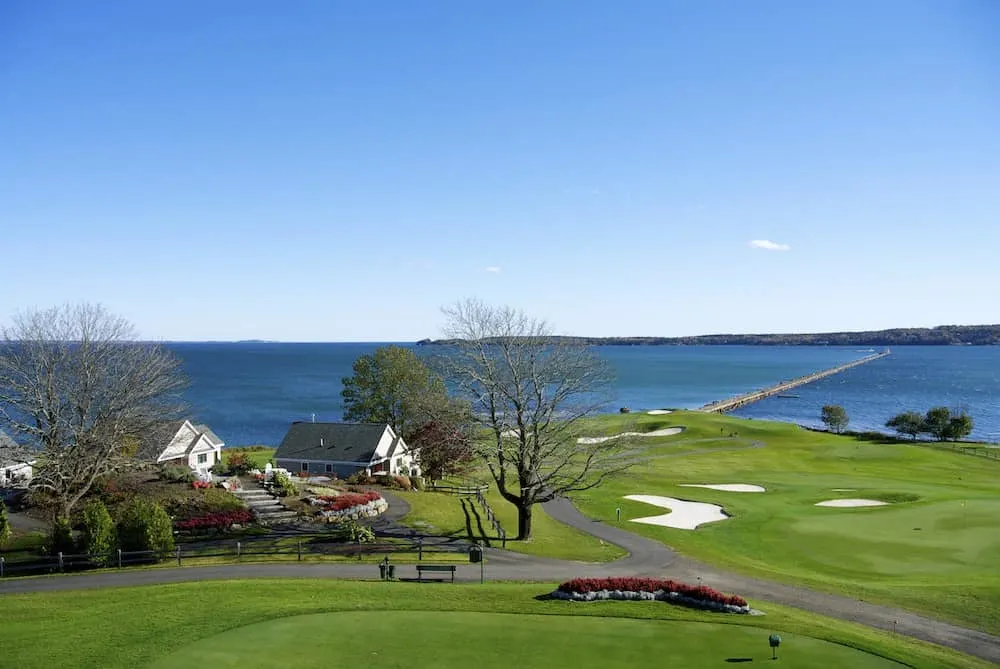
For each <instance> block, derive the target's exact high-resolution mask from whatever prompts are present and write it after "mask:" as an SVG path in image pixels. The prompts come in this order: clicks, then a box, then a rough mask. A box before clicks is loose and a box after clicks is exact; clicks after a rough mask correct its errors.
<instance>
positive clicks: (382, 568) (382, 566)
mask: <svg viewBox="0 0 1000 669" xmlns="http://www.w3.org/2000/svg"><path fill="white" fill-rule="evenodd" d="M387 571H388V567H387V565H386V564H385V563H384V562H380V563H379V565H378V574H379V578H381V579H382V580H383V581H384V580H385V575H386V572H387Z"/></svg>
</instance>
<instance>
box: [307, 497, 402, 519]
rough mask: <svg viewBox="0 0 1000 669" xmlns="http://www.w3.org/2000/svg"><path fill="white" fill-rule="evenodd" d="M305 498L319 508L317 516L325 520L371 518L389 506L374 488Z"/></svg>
mask: <svg viewBox="0 0 1000 669" xmlns="http://www.w3.org/2000/svg"><path fill="white" fill-rule="evenodd" d="M307 499H308V503H309V504H310V505H311V506H313V507H318V508H319V516H320V517H321V518H323V519H325V520H326V522H335V521H338V520H345V519H349V520H358V519H360V518H372V517H374V516H377V515H379V514H380V513H383V512H384V511H385V510H386V509H388V508H389V504H388V503H387V502H386V501H385V499H384V498H383V497H382V495H380V494H379V493H378V492H376V491H374V490H368V491H364V492H342V493H340V494H338V495H317V496H315V497H309V498H307Z"/></svg>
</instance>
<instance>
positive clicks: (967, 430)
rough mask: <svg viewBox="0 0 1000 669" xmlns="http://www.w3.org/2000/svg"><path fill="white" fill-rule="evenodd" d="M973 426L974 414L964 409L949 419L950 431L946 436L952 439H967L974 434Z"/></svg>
mask: <svg viewBox="0 0 1000 669" xmlns="http://www.w3.org/2000/svg"><path fill="white" fill-rule="evenodd" d="M972 428H973V422H972V416H970V415H969V414H967V413H966V412H964V411H962V412H961V413H959V414H957V415H953V416H952V417H951V419H950V420H949V421H948V431H947V434H946V437H947V438H948V439H951V440H952V441H958V440H959V439H965V438H966V437H968V436H969V435H970V434H972Z"/></svg>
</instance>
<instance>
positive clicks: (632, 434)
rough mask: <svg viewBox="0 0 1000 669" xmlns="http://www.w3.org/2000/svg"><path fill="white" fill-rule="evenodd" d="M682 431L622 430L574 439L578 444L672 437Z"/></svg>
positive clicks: (667, 429) (672, 429) (678, 428)
mask: <svg viewBox="0 0 1000 669" xmlns="http://www.w3.org/2000/svg"><path fill="white" fill-rule="evenodd" d="M683 431H684V428H683V427H665V428H663V429H662V430H653V431H652V432H622V433H621V434H616V435H614V436H613V437H580V438H579V439H577V440H576V443H578V444H603V443H604V442H605V441H611V440H612V439H618V438H619V437H672V436H674V435H675V434H680V433H681V432H683Z"/></svg>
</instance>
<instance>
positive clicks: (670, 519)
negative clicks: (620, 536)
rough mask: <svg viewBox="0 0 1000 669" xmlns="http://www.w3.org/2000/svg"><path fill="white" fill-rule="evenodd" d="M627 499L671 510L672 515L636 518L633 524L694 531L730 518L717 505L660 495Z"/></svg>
mask: <svg viewBox="0 0 1000 669" xmlns="http://www.w3.org/2000/svg"><path fill="white" fill-rule="evenodd" d="M625 499H630V500H633V501H635V502H642V503H644V504H652V505H653V506H658V507H660V508H661V509H670V513H665V514H663V515H662V516H648V517H646V518H634V519H632V522H633V523H644V524H646V525H660V526H662V527H674V528H677V529H678V530H693V529H695V528H696V527H698V526H699V525H704V524H705V523H714V522H715V521H717V520H725V519H726V518H728V517H729V516H727V515H726V514H725V512H723V510H722V507H721V506H719V505H717V504H705V503H704V502H686V501H684V500H682V499H674V498H673V497H660V496H659V495H626V496H625Z"/></svg>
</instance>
